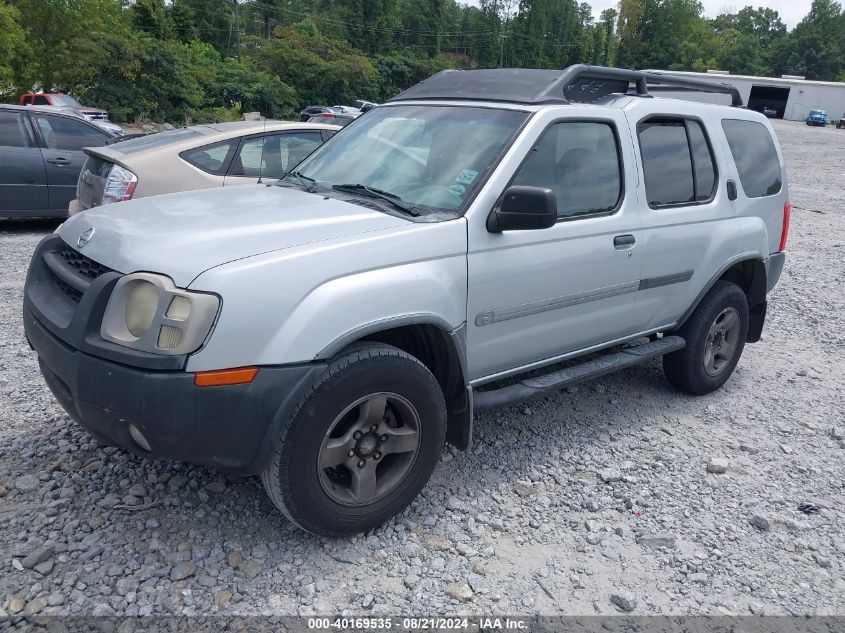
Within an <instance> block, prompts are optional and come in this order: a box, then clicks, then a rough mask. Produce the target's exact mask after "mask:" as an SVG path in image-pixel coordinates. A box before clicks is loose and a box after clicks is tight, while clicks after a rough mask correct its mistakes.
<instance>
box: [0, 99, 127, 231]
mask: <svg viewBox="0 0 845 633" xmlns="http://www.w3.org/2000/svg"><path fill="white" fill-rule="evenodd" d="M118 138H120V136H119V134H118V133H117V132H115V131H111V130H106V129H103V128H102V127H101V126H100V125H96V124H95V123H94V122H92V121H88V120H87V119H85V118H83V117H81V116H80V115H79V114H78V113H76V112H75V111H69V112H65V111H64V110H63V109H61V108H41V107H29V106H27V107H25V106H17V105H0V217H3V218H8V217H56V216H58V217H64V216H66V215H67V207H68V203H70V201H71V200H73V198H74V196H75V193H76V181H77V180H78V178H79V172H80V171H81V170H82V165H83V164H84V163H85V158H86V157H85V154H84V153H83V152H82V148H83V147H95V146H103V145H106V144H107V143H109V142H110V141H114V140H117V139H118Z"/></svg>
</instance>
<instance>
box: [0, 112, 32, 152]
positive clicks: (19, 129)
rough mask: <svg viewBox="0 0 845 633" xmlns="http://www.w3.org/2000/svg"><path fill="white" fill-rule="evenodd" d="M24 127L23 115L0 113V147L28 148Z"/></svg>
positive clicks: (27, 136) (27, 137) (27, 138)
mask: <svg viewBox="0 0 845 633" xmlns="http://www.w3.org/2000/svg"><path fill="white" fill-rule="evenodd" d="M24 126H25V124H24V120H23V114H20V113H18V112H2V111H0V145H2V146H3V147H29V135H28V134H27V133H26V127H24Z"/></svg>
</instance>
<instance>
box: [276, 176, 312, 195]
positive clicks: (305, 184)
mask: <svg viewBox="0 0 845 633" xmlns="http://www.w3.org/2000/svg"><path fill="white" fill-rule="evenodd" d="M288 176H293V177H294V178H296V180H297V182H298V183H299V184H300V185H302V188H303V189H305V191H307V192H308V193H314V191H315V189H314V187H313V184H314V183H316V182H317V181H316V180H314V179H313V178H309V177H308V176H306V175H304V174H303V173H302V172H299V171H289V172H286V173H285V175H284V176H282V177H281V179H280V180H284V179H285V178H287V177H288Z"/></svg>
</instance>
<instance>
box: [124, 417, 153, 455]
mask: <svg viewBox="0 0 845 633" xmlns="http://www.w3.org/2000/svg"><path fill="white" fill-rule="evenodd" d="M129 435H130V436H132V439H133V440H135V443H136V444H137V445H138V446H139V447H140V448H141V450H143V451H146V452H147V453H152V452H153V449H152V448H150V443H149V442H148V441H147V438H146V437H144V434H143V433H141V431H140V430H139V429H138V427H137V426H135V425H134V424H131V423H130V424H129Z"/></svg>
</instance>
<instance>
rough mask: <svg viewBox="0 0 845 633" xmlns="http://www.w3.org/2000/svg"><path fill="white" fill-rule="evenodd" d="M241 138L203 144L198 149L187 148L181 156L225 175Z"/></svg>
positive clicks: (200, 166) (192, 162) (205, 169)
mask: <svg viewBox="0 0 845 633" xmlns="http://www.w3.org/2000/svg"><path fill="white" fill-rule="evenodd" d="M239 140H240V139H238V138H233V139H229V140H226V141H220V142H218V143H211V144H210V145H203V146H202V147H197V148H196V149H188V150H185V151H184V152H182V153H181V154H179V156H181V157H182V160H184V161H187V162H188V163H190V164H191V165H193V166H194V167H198V168H200V169H202V170H203V171H205V172H208V173H209V174H213V175H215V176H225V175H226V170H227V169H228V168H229V163H230V162H231V160H232V155H233V154H234V153H235V149H236V148H237V146H238V141H239Z"/></svg>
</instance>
